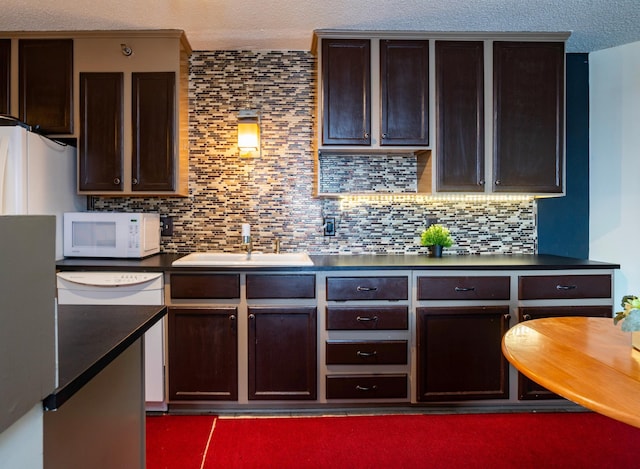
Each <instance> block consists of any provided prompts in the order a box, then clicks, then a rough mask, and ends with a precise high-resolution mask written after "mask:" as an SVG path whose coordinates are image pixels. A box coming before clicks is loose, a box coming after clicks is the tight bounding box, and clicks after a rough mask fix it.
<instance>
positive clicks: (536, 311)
mask: <svg viewBox="0 0 640 469" xmlns="http://www.w3.org/2000/svg"><path fill="white" fill-rule="evenodd" d="M559 316H588V317H594V318H611V317H613V307H611V306H533V307H529V306H527V307H524V308H518V321H519V322H522V321H529V320H531V319H539V318H551V317H559Z"/></svg>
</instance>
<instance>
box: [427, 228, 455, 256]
mask: <svg viewBox="0 0 640 469" xmlns="http://www.w3.org/2000/svg"><path fill="white" fill-rule="evenodd" d="M420 244H421V245H422V246H428V247H429V255H430V256H431V257H442V248H449V247H451V246H452V245H453V239H452V238H451V235H450V234H449V230H448V229H446V228H445V227H444V226H442V225H438V224H435V225H430V226H429V227H428V228H427V229H426V230H424V231H423V232H422V234H421V235H420Z"/></svg>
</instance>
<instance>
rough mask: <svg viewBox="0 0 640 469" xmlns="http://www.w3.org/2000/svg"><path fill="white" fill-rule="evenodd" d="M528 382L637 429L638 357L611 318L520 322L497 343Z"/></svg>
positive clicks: (639, 420)
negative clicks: (532, 382)
mask: <svg viewBox="0 0 640 469" xmlns="http://www.w3.org/2000/svg"><path fill="white" fill-rule="evenodd" d="M502 351H503V353H504V355H505V357H507V359H508V360H509V361H510V362H511V363H512V364H513V366H515V367H516V368H517V369H518V370H519V371H520V372H522V373H523V374H524V375H526V376H527V377H528V378H530V379H532V380H534V381H535V382H537V383H539V384H541V385H542V386H544V387H546V388H547V389H549V390H550V391H553V392H555V393H556V394H559V395H561V396H563V397H565V398H567V399H569V400H571V401H573V402H575V403H577V404H580V405H582V406H584V407H586V408H588V409H591V410H594V411H596V412H598V413H601V414H603V415H606V416H608V417H611V418H614V419H616V420H620V421H622V422H625V423H628V424H629V425H633V426H635V427H640V352H639V351H637V350H635V349H633V348H632V347H631V337H630V333H629V332H622V331H621V330H620V326H619V325H618V326H614V325H613V320H612V319H610V318H587V317H558V318H543V319H535V320H532V321H525V322H523V323H521V324H518V325H516V326H514V327H512V328H511V329H510V330H509V331H507V333H506V334H505V336H504V338H503V339H502Z"/></svg>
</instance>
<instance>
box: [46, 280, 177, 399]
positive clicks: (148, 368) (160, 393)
mask: <svg viewBox="0 0 640 469" xmlns="http://www.w3.org/2000/svg"><path fill="white" fill-rule="evenodd" d="M57 287H58V304H61V305H63V304H66V305H105V304H113V305H162V304H164V281H163V275H162V273H161V272H58V274H57ZM165 322H166V318H163V319H162V320H160V321H158V322H157V323H156V324H155V325H154V326H153V327H151V329H149V330H148V331H147V332H146V333H145V334H144V370H145V372H144V384H145V401H146V404H145V407H146V410H152V411H164V410H167V403H166V399H165V392H164V390H165V383H164V363H165V358H164V325H165Z"/></svg>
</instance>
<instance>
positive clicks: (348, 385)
mask: <svg viewBox="0 0 640 469" xmlns="http://www.w3.org/2000/svg"><path fill="white" fill-rule="evenodd" d="M406 397H407V375H362V376H331V375H329V376H327V399H398V398H406Z"/></svg>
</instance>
